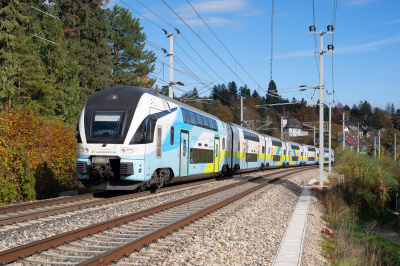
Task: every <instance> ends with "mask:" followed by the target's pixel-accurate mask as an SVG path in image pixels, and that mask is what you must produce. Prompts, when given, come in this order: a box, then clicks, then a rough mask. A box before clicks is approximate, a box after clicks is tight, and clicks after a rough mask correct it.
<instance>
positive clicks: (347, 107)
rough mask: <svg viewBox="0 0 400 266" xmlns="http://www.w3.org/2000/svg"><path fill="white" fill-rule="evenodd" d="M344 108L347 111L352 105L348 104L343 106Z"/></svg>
mask: <svg viewBox="0 0 400 266" xmlns="http://www.w3.org/2000/svg"><path fill="white" fill-rule="evenodd" d="M343 109H344V110H345V111H347V112H348V111H350V107H349V106H348V105H347V104H346V105H345V106H344V107H343Z"/></svg>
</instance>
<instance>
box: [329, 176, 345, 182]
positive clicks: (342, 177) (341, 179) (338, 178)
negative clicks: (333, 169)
mask: <svg viewBox="0 0 400 266" xmlns="http://www.w3.org/2000/svg"><path fill="white" fill-rule="evenodd" d="M329 178H332V179H333V178H337V180H338V183H343V182H344V174H329V175H328V179H329Z"/></svg>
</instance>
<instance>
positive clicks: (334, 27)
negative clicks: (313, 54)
mask: <svg viewBox="0 0 400 266" xmlns="http://www.w3.org/2000/svg"><path fill="white" fill-rule="evenodd" d="M336 10H337V0H333V15H332V25H333V29H334V31H333V33H332V47H333V40H334V37H335V30H336ZM332 90H333V94H335V82H334V76H333V53H332Z"/></svg>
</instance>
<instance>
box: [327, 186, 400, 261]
mask: <svg viewBox="0 0 400 266" xmlns="http://www.w3.org/2000/svg"><path fill="white" fill-rule="evenodd" d="M345 191H346V189H345V187H344V185H341V186H335V187H333V188H332V189H330V190H324V191H323V192H321V193H320V194H319V198H320V199H321V202H322V203H323V204H324V206H325V208H326V210H327V214H326V215H323V216H321V218H322V219H323V220H324V221H326V222H327V223H328V228H329V229H323V230H322V231H321V236H322V239H323V241H322V243H321V247H322V250H323V255H324V256H325V257H326V258H327V259H328V261H329V264H330V265H335V266H336V265H337V266H345V265H346V266H347V265H400V246H399V245H396V244H393V243H392V242H390V241H389V240H387V239H386V238H384V237H381V236H379V235H377V234H376V231H377V230H378V228H379V225H380V224H383V223H385V222H387V221H391V220H393V219H395V218H396V216H395V215H394V214H393V213H392V212H391V211H390V210H388V209H382V210H381V211H379V212H366V211H364V212H363V213H359V211H358V208H357V206H354V205H353V206H351V205H348V204H347V203H346V201H345V195H344V193H345Z"/></svg>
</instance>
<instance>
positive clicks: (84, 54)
mask: <svg viewBox="0 0 400 266" xmlns="http://www.w3.org/2000/svg"><path fill="white" fill-rule="evenodd" d="M80 2H82V3H84V4H85V5H88V6H90V8H91V9H92V10H95V12H96V13H95V12H93V11H91V10H89V9H88V8H86V7H85V6H84V5H82V4H81V3H79V2H77V1H61V2H60V9H61V10H62V14H63V24H64V36H63V38H64V40H65V41H69V42H70V45H71V46H73V47H76V50H74V52H75V53H76V54H77V56H78V58H79V65H80V67H81V68H82V71H81V72H80V73H79V75H78V79H79V81H80V91H81V95H80V98H81V99H82V100H81V103H82V102H83V101H85V100H86V99H87V97H88V96H89V95H90V94H92V93H94V92H97V91H100V90H103V89H106V88H107V87H109V86H110V85H112V79H111V58H110V45H109V44H108V42H107V40H110V26H109V25H110V23H109V20H108V19H106V17H107V15H108V11H107V10H104V9H102V8H101V7H100V5H101V4H102V2H103V1H102V0H93V1H92V0H81V1H80Z"/></svg>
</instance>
